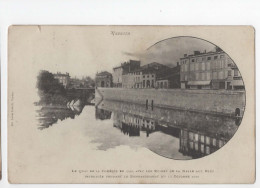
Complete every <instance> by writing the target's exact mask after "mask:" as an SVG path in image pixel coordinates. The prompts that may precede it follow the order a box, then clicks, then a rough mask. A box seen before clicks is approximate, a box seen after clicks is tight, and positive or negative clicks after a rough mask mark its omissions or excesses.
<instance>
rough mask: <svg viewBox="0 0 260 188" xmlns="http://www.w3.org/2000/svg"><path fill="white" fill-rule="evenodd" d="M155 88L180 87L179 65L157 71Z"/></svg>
mask: <svg viewBox="0 0 260 188" xmlns="http://www.w3.org/2000/svg"><path fill="white" fill-rule="evenodd" d="M156 88H158V89H177V88H180V65H179V63H177V66H176V67H173V68H169V69H165V70H163V71H160V72H158V73H157V76H156Z"/></svg>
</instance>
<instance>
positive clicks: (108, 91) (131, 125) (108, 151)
mask: <svg viewBox="0 0 260 188" xmlns="http://www.w3.org/2000/svg"><path fill="white" fill-rule="evenodd" d="M234 31H235V32H236V34H235V35H233V36H232V35H231V33H233V32H234ZM231 36H232V37H231ZM8 37H9V39H8V43H9V53H8V57H9V66H8V73H9V81H8V106H9V111H8V116H9V117H8V121H9V123H8V176H9V182H10V183H252V182H253V181H254V178H255V146H254V140H255V136H254V130H255V124H254V120H253V119H254V114H255V112H254V31H253V29H252V28H251V27H249V26H244V27H242V26H241V27H228V26H226V27H224V26H223V27H218V26H211V27H209V26H197V27H196V26H187V27H184V26H183V27H181V26H10V27H9V36H8ZM237 38H239V39H240V40H237ZM230 44H232V45H230ZM234 48H236V50H234ZM245 60H246V62H245ZM245 129H246V131H245ZM241 148H243V152H242V153H241V152H240V149H241ZM25 151H26V152H25ZM245 156H247V158H246V159H245V158H244V157H245ZM234 157H235V159H234ZM245 166H246V167H247V168H246V169H244V168H245ZM241 169H243V170H244V171H245V172H246V173H243V174H240V173H239V170H241Z"/></svg>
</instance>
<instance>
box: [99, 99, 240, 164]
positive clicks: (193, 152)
mask: <svg viewBox="0 0 260 188" xmlns="http://www.w3.org/2000/svg"><path fill="white" fill-rule="evenodd" d="M111 113H112V118H113V126H114V127H115V128H117V129H119V130H120V132H121V133H122V134H123V135H125V136H129V137H139V136H140V135H141V133H142V132H143V133H145V135H146V137H149V136H150V135H151V134H153V133H155V132H159V133H162V134H163V135H170V136H171V137H172V138H175V139H178V146H177V147H178V149H175V150H171V147H170V145H171V144H172V145H175V146H176V143H177V142H176V140H175V142H172V143H167V145H166V146H165V147H166V148H167V147H168V148H169V149H168V150H167V149H166V151H163V152H161V149H160V148H158V147H157V148H156V145H158V143H156V142H163V139H164V137H163V136H161V138H160V139H159V140H155V141H154V140H153V141H152V142H150V143H149V144H147V146H148V149H150V150H152V151H154V152H156V153H158V154H159V155H163V156H165V157H169V158H174V157H172V156H174V155H173V154H172V153H174V152H175V153H181V154H182V156H183V157H179V158H174V159H183V158H185V157H184V156H190V157H192V158H200V157H203V156H205V155H209V154H211V153H213V152H215V151H216V150H218V149H219V148H221V147H222V146H224V145H225V144H226V142H227V141H228V140H229V139H231V137H232V136H233V135H234V133H235V132H236V130H237V128H238V125H239V124H240V122H241V118H240V119H236V118H232V117H225V116H219V115H212V114H203V113H196V112H188V111H182V110H172V109H165V108H153V109H151V108H148V110H147V109H146V107H145V106H143V105H138V104H131V103H124V102H116V101H102V102H101V103H100V104H99V105H98V106H96V118H97V119H100V120H104V119H110V116H111ZM151 146H152V147H151ZM160 147H161V146H160ZM174 148H175V147H174ZM164 150H165V149H164ZM178 156H180V155H178Z"/></svg>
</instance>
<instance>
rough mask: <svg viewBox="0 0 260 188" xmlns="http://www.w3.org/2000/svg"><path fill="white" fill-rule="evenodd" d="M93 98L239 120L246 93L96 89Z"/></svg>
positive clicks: (228, 91)
mask: <svg viewBox="0 0 260 188" xmlns="http://www.w3.org/2000/svg"><path fill="white" fill-rule="evenodd" d="M95 97H96V101H101V100H103V99H107V100H114V101H124V102H130V103H136V104H143V105H146V106H147V108H153V107H162V108H170V109H178V110H187V111H195V112H201V113H211V114H219V115H225V116H240V117H242V116H243V113H244V109H245V91H230V90H184V89H126V88H97V89H96V92H95Z"/></svg>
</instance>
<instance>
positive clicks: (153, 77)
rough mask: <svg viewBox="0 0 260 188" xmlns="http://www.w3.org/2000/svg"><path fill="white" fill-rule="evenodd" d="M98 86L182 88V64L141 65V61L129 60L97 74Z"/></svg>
mask: <svg viewBox="0 0 260 188" xmlns="http://www.w3.org/2000/svg"><path fill="white" fill-rule="evenodd" d="M96 86H97V87H116V88H180V66H179V65H177V66H176V67H173V68H170V67H168V66H166V65H163V64H160V63H156V62H153V63H150V64H147V65H143V66H141V62H140V61H135V60H129V61H128V62H124V63H122V64H121V65H120V66H118V67H115V68H113V73H112V74H111V73H109V72H107V71H104V72H101V73H98V74H97V75H96Z"/></svg>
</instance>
